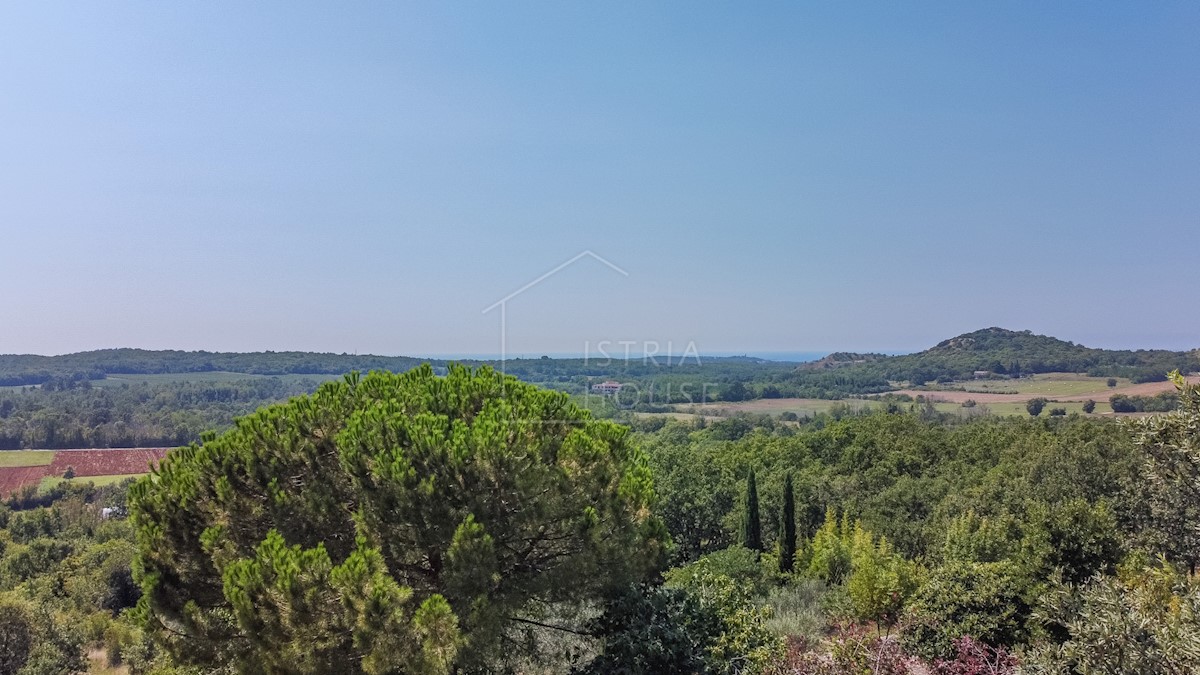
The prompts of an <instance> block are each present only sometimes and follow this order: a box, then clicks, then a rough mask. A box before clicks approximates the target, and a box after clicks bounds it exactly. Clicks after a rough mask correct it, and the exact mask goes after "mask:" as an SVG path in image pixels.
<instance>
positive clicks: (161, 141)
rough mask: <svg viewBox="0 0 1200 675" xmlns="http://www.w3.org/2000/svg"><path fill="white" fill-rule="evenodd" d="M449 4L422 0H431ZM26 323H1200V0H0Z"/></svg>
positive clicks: (415, 344) (469, 329)
mask: <svg viewBox="0 0 1200 675" xmlns="http://www.w3.org/2000/svg"><path fill="white" fill-rule="evenodd" d="M429 5H432V6H429ZM0 92H3V93H2V94H0V228H2V229H0V353H11V352H35V353H61V352H66V351H76V350H83V349H93V348H100V347H112V346H137V347H149V348H180V349H211V350H239V351H241V350H258V349H276V350H283V349H305V350H328V351H336V352H342V351H351V352H353V351H357V352H361V353H365V352H374V353H385V354H402V353H406V354H422V353H452V352H453V353H490V352H496V351H497V350H498V339H499V338H498V335H499V322H498V316H497V314H496V313H495V312H493V313H491V314H483V313H482V312H481V310H483V309H484V308H485V307H487V306H488V305H490V304H492V303H493V302H495V301H496V300H498V299H500V298H501V297H504V296H505V295H507V294H508V293H510V292H512V291H514V290H516V289H518V288H520V287H521V286H522V285H524V284H525V283H527V282H528V281H530V280H532V279H535V278H537V277H538V276H539V275H541V274H542V273H544V272H546V271H547V270H549V269H552V268H553V267H554V266H556V265H557V264H559V263H561V262H563V261H564V260H567V259H569V258H571V257H572V256H574V255H576V254H577V253H579V252H580V251H583V250H589V249H590V250H592V251H595V252H596V253H597V254H599V255H601V256H603V257H604V258H606V259H608V260H610V261H612V262H613V263H615V264H616V265H618V266H620V267H621V268H623V269H624V270H626V271H627V272H628V276H622V275H620V274H617V273H616V272H614V271H612V270H610V269H609V268H607V267H605V266H603V265H601V264H599V263H598V262H596V261H594V260H591V259H586V260H581V261H580V262H579V263H578V264H577V265H575V266H572V267H570V268H568V269H566V270H564V271H563V272H562V273H561V274H559V275H556V276H554V277H552V278H550V279H547V280H546V281H545V282H544V283H542V284H539V285H537V286H535V287H534V288H532V289H530V290H529V291H528V292H526V293H524V294H522V295H520V296H518V297H517V298H514V299H513V301H512V302H511V303H510V304H509V306H508V317H507V318H508V341H509V349H510V350H512V351H515V352H519V353H532V352H540V351H546V352H578V351H581V350H582V348H583V344H584V343H585V342H588V343H591V344H593V345H594V344H596V343H597V342H599V341H601V340H609V341H614V342H615V341H618V340H634V341H637V342H638V343H641V342H642V341H657V342H660V343H662V344H663V345H664V349H665V343H666V342H667V341H673V342H674V343H675V344H676V345H677V346H676V349H679V348H680V347H679V345H683V344H686V343H688V342H694V343H695V345H696V346H697V348H698V349H699V350H700V351H701V352H713V351H731V350H748V351H754V350H808V349H813V350H818V349H856V350H867V349H871V350H906V349H920V348H924V347H927V346H929V345H931V344H933V343H935V342H937V341H938V340H940V339H942V338H945V337H949V336H951V335H955V334H958V333H962V332H965V331H969V330H973V329H976V328H981V327H986V326H992V325H999V326H1004V327H1009V328H1014V329H1026V328H1028V329H1032V330H1034V331H1035V332H1039V333H1047V334H1052V335H1056V336H1059V337H1063V338H1065V339H1070V340H1074V341H1077V342H1082V343H1084V344H1090V345H1096V346H1113V347H1176V348H1179V347H1194V346H1200V313H1197V312H1195V311H1194V308H1193V304H1194V303H1193V302H1192V301H1193V296H1194V294H1195V293H1194V288H1195V285H1196V284H1195V278H1196V270H1197V261H1198V258H1200V3H1196V2H1180V3H1170V2H1152V3H1133V2H1130V3H1121V4H1117V3H1105V2H1055V3H1046V2H1028V3H1017V2H992V3H978V2H974V3H964V2H945V3H937V4H935V3H897V2H881V3H806V4H805V3H779V4H770V3H755V4H754V5H753V6H752V7H751V6H747V5H745V4H742V3H710V4H701V3H675V4H670V5H668V4H659V3H644V2H638V3H623V4H619V3H600V2H586V3H585V2H570V3H566V2H546V3H540V4H530V3H513V2H503V3H426V6H416V5H408V4H403V5H402V4H399V3H390V2H388V3H384V2H380V3H373V4H370V3H350V4H346V3H327V4H309V3H297V2H286V3H284V2H278V3H259V4H258V6H257V7H255V8H250V7H248V3H219V2H190V3H183V2H166V3H150V2H145V3H123V2H113V3H71V4H58V3H51V2H8V3H4V4H3V5H2V6H0Z"/></svg>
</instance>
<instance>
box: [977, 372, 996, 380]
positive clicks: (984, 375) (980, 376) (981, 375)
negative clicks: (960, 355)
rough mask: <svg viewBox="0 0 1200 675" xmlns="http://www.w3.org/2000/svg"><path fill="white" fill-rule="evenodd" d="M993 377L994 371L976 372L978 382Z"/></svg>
mask: <svg viewBox="0 0 1200 675" xmlns="http://www.w3.org/2000/svg"><path fill="white" fill-rule="evenodd" d="M991 375H992V371H990V370H977V371H975V379H977V380H983V379H986V378H988V377H991Z"/></svg>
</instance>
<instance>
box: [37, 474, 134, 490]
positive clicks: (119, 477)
mask: <svg viewBox="0 0 1200 675" xmlns="http://www.w3.org/2000/svg"><path fill="white" fill-rule="evenodd" d="M145 475H146V474H144V473H123V474H114V475H112V476H83V477H76V478H72V479H71V480H73V481H75V482H76V483H80V484H83V483H94V484H95V485H96V487H104V486H105V485H116V484H117V483H120V482H121V481H123V480H125V479H126V478H140V477H142V476H145ZM64 480H66V479H64V478H63V477H62V476H46V477H45V478H43V479H42V482H41V483H40V484H38V491H39V492H45V491H47V490H49V489H50V488H53V487H54V486H55V485H58V484H59V483H61V482H63V481H64Z"/></svg>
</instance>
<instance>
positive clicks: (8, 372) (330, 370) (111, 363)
mask: <svg viewBox="0 0 1200 675" xmlns="http://www.w3.org/2000/svg"><path fill="white" fill-rule="evenodd" d="M424 361H426V360H425V359H417V358H412V357H408V356H372V355H362V356H360V355H357V354H322V353H315V352H246V353H232V352H205V351H198V352H185V351H176V350H164V351H152V350H147V349H102V350H97V351H90V352H78V353H75V354H63V355H62V356H37V355H34V354H0V386H13V385H30V384H43V383H45V382H48V381H50V380H52V379H55V378H65V379H73V380H101V379H104V378H105V377H106V376H107V375H151V374H159V373H202V372H213V371H227V372H232V373H245V374H248V375H331V374H333V375H336V374H340V373H348V372H350V371H353V370H358V371H362V372H366V371H370V370H391V371H394V372H402V371H405V370H409V369H411V368H413V367H415V366H417V365H419V364H421V363H423V362H424Z"/></svg>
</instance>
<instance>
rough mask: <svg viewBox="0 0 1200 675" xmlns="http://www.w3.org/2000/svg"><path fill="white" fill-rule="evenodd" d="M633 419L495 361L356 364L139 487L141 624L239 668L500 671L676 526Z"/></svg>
mask: <svg viewBox="0 0 1200 675" xmlns="http://www.w3.org/2000/svg"><path fill="white" fill-rule="evenodd" d="M652 502H653V489H652V485H651V481H650V476H649V471H648V469H647V468H646V461H645V458H644V456H643V455H642V454H641V452H640V451H638V450H637V449H636V448H635V447H634V446H633V445H632V444H631V443H630V441H629V438H628V436H627V430H626V429H624V428H623V427H620V426H617V425H615V424H612V423H609V422H604V421H598V420H595V419H593V418H592V417H591V416H590V414H589V413H588V412H587V411H585V410H582V409H580V408H578V407H576V406H575V405H574V404H572V403H571V402H570V400H569V399H568V397H567V396H565V395H563V394H560V393H554V392H550V391H545V390H541V389H538V388H537V387H534V386H532V385H528V384H524V383H521V382H519V381H517V380H516V379H514V378H511V377H506V376H504V375H502V374H500V373H497V372H495V371H493V370H491V369H488V368H481V369H479V370H470V369H467V368H463V367H453V368H451V369H450V371H449V374H448V375H446V376H445V377H438V376H436V375H435V374H434V372H433V370H432V369H431V368H430V367H428V366H423V367H421V368H418V369H416V370H413V371H409V372H407V373H405V374H401V375H397V374H392V373H379V372H377V373H371V374H370V375H367V376H366V377H363V378H359V377H358V376H357V374H355V375H351V376H348V377H346V378H345V379H344V380H343V381H336V382H329V383H326V384H324V385H322V386H321V387H320V388H319V389H318V390H317V391H316V392H315V393H314V394H312V395H310V396H302V397H298V398H294V399H292V400H290V401H288V402H287V403H284V404H280V405H274V406H271V407H267V408H264V409H261V410H259V411H258V412H256V413H254V414H252V415H250V416H248V417H245V418H242V419H240V420H238V421H237V424H236V426H235V427H234V428H233V429H232V430H230V431H228V432H226V433H225V434H223V435H221V436H216V435H213V434H207V435H206V436H205V437H204V438H203V440H202V442H201V443H199V444H193V445H191V446H188V447H185V448H180V449H177V450H174V451H172V452H171V453H170V454H169V455H168V456H167V457H166V459H164V461H163V462H162V463H161V465H160V466H159V467H158V468H157V470H155V471H154V472H153V473H152V474H151V475H150V476H148V477H146V478H145V479H143V480H141V481H140V482H139V483H137V484H136V485H135V486H134V488H133V489H132V491H131V495H130V506H131V514H132V518H133V521H134V523H135V526H136V528H137V537H138V561H137V564H136V566H135V567H136V569H137V570H138V578H139V581H140V583H141V586H142V590H143V593H144V595H143V597H142V600H141V603H140V605H139V612H140V614H141V617H142V620H143V624H144V626H145V628H146V630H147V631H148V632H149V633H150V634H151V635H152V636H153V637H154V638H155V639H156V640H157V641H158V642H159V643H160V644H161V645H163V646H164V647H165V648H166V649H167V650H168V651H169V652H171V654H172V655H173V656H174V657H175V658H176V659H177V660H178V661H180V662H181V663H184V664H190V665H197V666H201V667H204V668H212V669H216V668H224V669H227V670H236V671H241V672H289V673H304V672H313V673H315V672H365V673H446V672H451V671H454V672H478V671H488V672H500V671H503V670H505V669H506V668H507V667H508V666H507V665H506V664H511V663H513V662H514V660H516V659H521V658H527V657H528V656H529V652H530V651H531V650H533V649H535V647H534V646H533V645H535V644H536V643H537V641H536V640H534V639H532V638H531V637H530V635H529V631H531V630H533V629H534V628H537V629H539V630H541V629H543V628H544V627H546V626H550V625H552V621H550V620H548V619H546V617H547V615H549V614H551V613H554V614H555V616H561V615H563V614H564V612H565V610H564V608H570V607H578V606H580V605H581V604H583V603H588V602H592V601H595V600H597V599H599V598H601V597H604V596H606V595H607V594H609V593H610V592H611V591H612V589H614V588H618V587H624V586H626V585H627V584H629V583H633V582H637V581H638V580H640V579H642V578H644V577H645V576H646V574H647V573H649V572H650V571H653V570H655V569H657V568H658V566H659V565H660V564H661V559H662V551H663V548H664V542H665V541H666V534H665V531H664V530H663V528H662V526H661V524H660V523H659V522H658V521H657V520H656V519H655V518H654V517H653V516H652V515H650V509H651V507H652V505H653V504H652Z"/></svg>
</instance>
